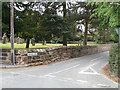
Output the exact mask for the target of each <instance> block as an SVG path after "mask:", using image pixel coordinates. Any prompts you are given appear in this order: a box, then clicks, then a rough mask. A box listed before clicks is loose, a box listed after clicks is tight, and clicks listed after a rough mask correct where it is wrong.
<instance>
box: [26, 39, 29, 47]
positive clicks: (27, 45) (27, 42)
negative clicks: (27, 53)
mask: <svg viewBox="0 0 120 90" xmlns="http://www.w3.org/2000/svg"><path fill="white" fill-rule="evenodd" d="M29 43H30V39H27V41H26V48H29Z"/></svg>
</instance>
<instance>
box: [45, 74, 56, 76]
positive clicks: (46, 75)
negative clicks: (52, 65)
mask: <svg viewBox="0 0 120 90" xmlns="http://www.w3.org/2000/svg"><path fill="white" fill-rule="evenodd" d="M44 76H45V77H56V76H53V75H49V74H48V75H44Z"/></svg>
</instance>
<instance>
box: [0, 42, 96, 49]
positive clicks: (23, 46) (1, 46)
mask: <svg viewBox="0 0 120 90" xmlns="http://www.w3.org/2000/svg"><path fill="white" fill-rule="evenodd" d="M14 45H15V49H25V47H26V43H24V44H16V43H15V44H14ZM88 45H98V44H88ZM52 46H62V44H50V43H47V45H42V44H41V43H36V44H35V46H32V44H30V46H29V48H48V47H52ZM68 46H78V44H68ZM0 48H2V49H10V48H11V43H7V44H2V43H0Z"/></svg>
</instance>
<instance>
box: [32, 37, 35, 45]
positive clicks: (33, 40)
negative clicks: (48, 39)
mask: <svg viewBox="0 0 120 90" xmlns="http://www.w3.org/2000/svg"><path fill="white" fill-rule="evenodd" d="M31 44H32V46H35V39H34V38H32V39H31Z"/></svg>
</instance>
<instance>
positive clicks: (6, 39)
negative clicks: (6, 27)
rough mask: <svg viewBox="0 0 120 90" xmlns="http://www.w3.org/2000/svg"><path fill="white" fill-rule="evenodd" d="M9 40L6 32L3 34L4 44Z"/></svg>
mask: <svg viewBox="0 0 120 90" xmlns="http://www.w3.org/2000/svg"><path fill="white" fill-rule="evenodd" d="M7 42H8V38H7V35H6V33H4V34H3V37H2V43H3V44H6V43H7Z"/></svg>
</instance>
